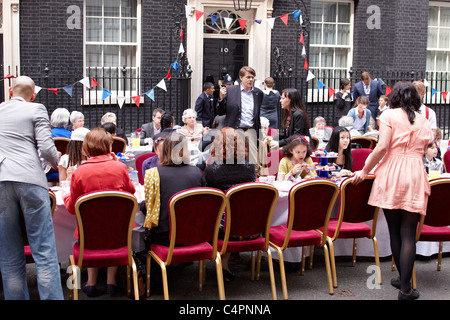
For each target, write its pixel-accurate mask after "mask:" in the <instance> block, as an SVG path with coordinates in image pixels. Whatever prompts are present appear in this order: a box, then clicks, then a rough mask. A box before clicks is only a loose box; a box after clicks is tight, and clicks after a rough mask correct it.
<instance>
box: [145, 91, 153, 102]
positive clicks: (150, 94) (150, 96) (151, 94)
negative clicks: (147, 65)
mask: <svg viewBox="0 0 450 320" xmlns="http://www.w3.org/2000/svg"><path fill="white" fill-rule="evenodd" d="M145 94H146V95H147V97H149V98H150V99H152V100H153V101H155V90H153V89H150V90H148V91H147V92H146V93H145Z"/></svg>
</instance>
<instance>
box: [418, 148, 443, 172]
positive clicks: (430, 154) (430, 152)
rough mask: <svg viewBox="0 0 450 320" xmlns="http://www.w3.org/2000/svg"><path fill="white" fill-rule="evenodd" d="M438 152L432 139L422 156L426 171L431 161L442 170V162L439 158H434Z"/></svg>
mask: <svg viewBox="0 0 450 320" xmlns="http://www.w3.org/2000/svg"><path fill="white" fill-rule="evenodd" d="M437 153H438V149H437V145H436V141H433V142H431V143H429V144H428V146H427V151H425V155H424V157H423V164H424V166H425V170H426V172H427V173H429V168H430V165H431V164H432V163H434V164H436V165H437V166H440V168H441V169H440V171H441V173H443V172H444V164H443V163H442V161H441V160H439V159H438V158H436V156H437Z"/></svg>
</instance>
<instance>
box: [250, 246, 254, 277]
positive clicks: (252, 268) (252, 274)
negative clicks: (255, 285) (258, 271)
mask: <svg viewBox="0 0 450 320" xmlns="http://www.w3.org/2000/svg"><path fill="white" fill-rule="evenodd" d="M250 279H252V281H253V280H255V252H254V251H252V263H251V276H250Z"/></svg>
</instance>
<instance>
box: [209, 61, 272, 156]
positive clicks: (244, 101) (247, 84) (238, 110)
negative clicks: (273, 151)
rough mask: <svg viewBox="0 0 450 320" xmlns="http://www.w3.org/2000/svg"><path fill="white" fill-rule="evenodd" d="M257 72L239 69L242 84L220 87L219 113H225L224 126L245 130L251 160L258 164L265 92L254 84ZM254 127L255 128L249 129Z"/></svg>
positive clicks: (248, 68)
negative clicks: (262, 104) (261, 114)
mask: <svg viewBox="0 0 450 320" xmlns="http://www.w3.org/2000/svg"><path fill="white" fill-rule="evenodd" d="M255 75H256V72H255V70H254V69H253V68H251V67H248V66H245V67H242V68H241V70H239V78H240V80H241V84H239V85H233V86H229V87H222V88H220V95H219V104H218V110H217V111H218V114H219V115H225V120H224V127H232V128H234V129H241V130H242V131H244V133H245V136H246V138H248V142H249V154H250V160H251V161H252V162H253V163H254V164H257V149H258V147H257V139H258V135H259V131H260V128H261V125H260V119H259V118H260V109H261V103H262V99H263V96H264V94H263V92H262V91H261V90H260V89H258V88H255V87H254V86H253V84H254V82H255ZM249 129H253V130H249Z"/></svg>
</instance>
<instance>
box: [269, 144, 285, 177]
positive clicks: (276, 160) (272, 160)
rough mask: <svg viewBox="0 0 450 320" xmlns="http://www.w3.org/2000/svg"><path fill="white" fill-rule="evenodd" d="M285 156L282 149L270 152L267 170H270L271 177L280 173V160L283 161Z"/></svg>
mask: <svg viewBox="0 0 450 320" xmlns="http://www.w3.org/2000/svg"><path fill="white" fill-rule="evenodd" d="M284 157H285V155H284V154H283V151H282V149H278V150H274V151H270V152H269V153H268V154H267V161H266V163H267V169H268V170H269V175H272V176H273V175H276V174H277V173H278V168H279V166H280V160H281V159H283V158H284Z"/></svg>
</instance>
